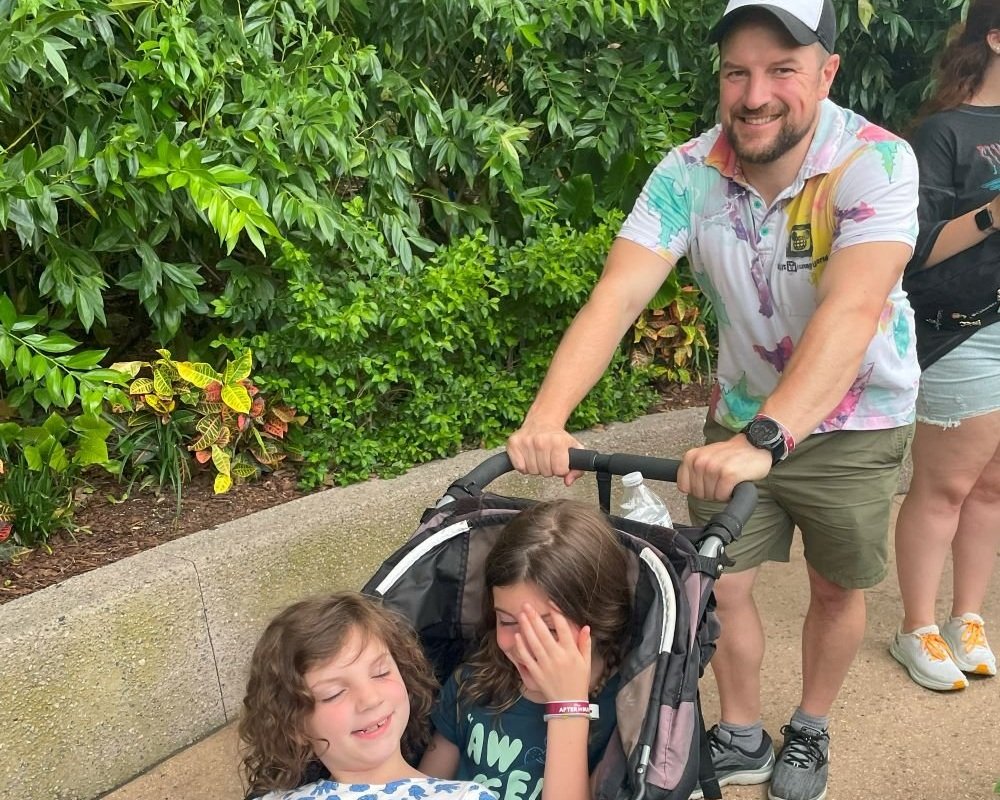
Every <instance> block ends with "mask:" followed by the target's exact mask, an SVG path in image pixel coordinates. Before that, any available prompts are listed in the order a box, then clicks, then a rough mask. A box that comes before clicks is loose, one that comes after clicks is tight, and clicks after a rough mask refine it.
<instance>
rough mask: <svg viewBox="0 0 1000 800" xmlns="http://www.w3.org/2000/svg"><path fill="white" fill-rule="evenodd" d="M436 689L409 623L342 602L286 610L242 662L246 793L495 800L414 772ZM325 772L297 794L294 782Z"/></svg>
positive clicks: (346, 595)
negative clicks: (246, 666)
mask: <svg viewBox="0 0 1000 800" xmlns="http://www.w3.org/2000/svg"><path fill="white" fill-rule="evenodd" d="M435 688H436V683H435V680H434V677H433V674H432V672H431V669H430V665H429V664H428V663H427V660H426V658H425V657H424V654H423V651H422V650H421V649H420V645H419V643H418V642H417V639H416V636H415V635H414V633H413V632H412V630H411V629H410V628H409V627H408V626H407V624H406V623H405V622H404V621H403V620H401V619H399V618H397V617H396V616H394V615H393V614H392V613H391V612H389V611H387V610H385V609H384V608H382V607H381V606H379V605H377V604H376V603H375V602H374V601H373V600H371V599H370V598H367V597H365V596H363V595H361V594H357V593H354V592H338V593H335V594H331V595H326V596H322V597H317V598H313V599H309V600H304V601H302V602H299V603H295V604H294V605H292V606H290V607H288V608H286V609H285V610H284V611H282V612H281V613H280V614H278V615H277V616H276V617H275V618H274V619H273V620H272V621H271V623H270V624H269V625H268V626H267V629H266V630H265V631H264V633H263V635H262V636H261V638H260V641H259V642H258V643H257V647H256V649H255V650H254V653H253V657H252V659H251V663H250V678H249V681H248V684H247V691H246V697H245V698H244V700H243V716H242V719H241V720H240V725H239V733H240V739H241V740H242V741H243V743H244V757H243V769H244V772H245V774H246V777H247V780H248V782H249V787H250V788H249V794H250V795H251V796H255V797H259V796H261V795H264V796H265V798H266V800H279V798H280V800H307V798H314V797H323V798H326V800H361V798H364V797H372V796H377V797H378V798H379V800H395V798H408V799H409V798H413V797H421V798H425V800H439V799H440V798H448V799H449V800H492V795H491V794H489V793H488V792H487V791H486V790H485V789H483V787H482V786H479V785H477V784H475V783H467V782H458V781H454V780H449V781H443V780H438V779H435V778H428V777H427V776H426V775H424V774H422V773H421V772H419V771H418V770H417V769H415V768H414V767H412V766H411V765H410V763H409V762H408V761H407V758H414V757H416V755H417V754H418V753H419V752H420V750H421V749H422V748H423V747H424V746H425V745H426V743H427V741H428V739H429V737H430V730H429V725H428V718H427V715H428V713H429V711H430V708H431V703H432V701H433V696H434V690H435ZM316 772H320V773H324V772H325V773H328V774H329V776H330V777H329V778H328V779H322V780H319V781H315V782H313V783H309V784H307V785H305V786H300V783H301V776H302V775H304V774H310V773H312V774H315V773H316Z"/></svg>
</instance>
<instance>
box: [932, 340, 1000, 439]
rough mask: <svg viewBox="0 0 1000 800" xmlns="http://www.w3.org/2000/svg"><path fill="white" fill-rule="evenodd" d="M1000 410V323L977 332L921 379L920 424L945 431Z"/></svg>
mask: <svg viewBox="0 0 1000 800" xmlns="http://www.w3.org/2000/svg"><path fill="white" fill-rule="evenodd" d="M997 410H1000V322H998V323H994V324H993V325H989V326H987V327H985V328H983V329H982V330H981V331H976V333H975V334H973V335H972V336H970V337H969V338H968V339H966V340H965V341H964V342H962V343H961V344H960V345H959V346H958V347H956V348H955V349H954V350H951V351H950V352H948V353H945V355H943V356H942V357H941V358H939V359H938V360H937V361H935V362H934V363H933V364H931V365H930V366H929V367H928V368H927V369H926V370H924V372H923V373H922V374H921V376H920V393H919V394H918V395H917V421H918V422H925V423H927V424H928V425H937V426H939V427H942V428H954V427H957V426H958V425H959V424H960V423H961V421H962V420H963V419H968V418H969V417H979V416H982V415H983V414H989V413H990V412H992V411H997Z"/></svg>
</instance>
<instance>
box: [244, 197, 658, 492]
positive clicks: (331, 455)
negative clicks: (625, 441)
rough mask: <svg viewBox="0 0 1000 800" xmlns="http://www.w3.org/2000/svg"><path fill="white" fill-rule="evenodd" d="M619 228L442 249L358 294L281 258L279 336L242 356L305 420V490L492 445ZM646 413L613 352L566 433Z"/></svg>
mask: <svg viewBox="0 0 1000 800" xmlns="http://www.w3.org/2000/svg"><path fill="white" fill-rule="evenodd" d="M620 223H621V217H620V215H616V216H615V217H613V218H612V219H610V220H609V221H607V222H605V223H603V224H601V225H598V226H595V227H594V228H592V229H590V230H589V231H587V232H585V233H581V232H578V231H575V230H573V229H572V228H568V227H565V226H561V225H558V224H555V223H552V224H546V225H544V226H540V227H539V231H538V234H537V236H535V237H533V238H532V239H530V240H529V241H527V242H525V243H524V244H519V245H514V246H501V245H493V244H490V243H489V241H488V240H487V238H486V236H485V235H484V234H483V233H482V232H479V233H477V234H475V235H472V236H469V237H465V238H463V239H460V240H458V241H456V242H455V243H454V244H452V245H450V246H448V247H446V248H442V249H441V250H439V251H438V253H437V254H436V255H435V256H434V257H433V258H432V259H431V260H430V262H429V263H427V264H426V266H425V267H424V268H423V269H421V270H420V271H419V272H416V273H414V274H405V273H401V272H399V271H398V270H394V269H392V268H386V269H385V270H384V271H382V272H380V273H376V274H373V275H371V276H370V277H369V278H367V279H365V280H362V279H360V278H358V277H357V276H351V275H349V274H347V273H346V272H340V273H338V274H336V275H332V276H328V275H325V274H324V273H323V272H322V270H319V269H317V268H316V266H315V264H314V263H313V262H312V261H311V260H310V259H309V258H308V257H305V256H304V254H302V253H301V251H297V250H295V249H294V248H292V247H290V246H288V247H286V249H285V252H284V253H283V256H282V258H281V259H280V262H281V266H282V268H285V269H287V270H288V284H289V287H290V295H289V297H288V298H287V300H286V301H285V302H284V304H283V305H284V309H283V311H284V316H283V318H282V324H281V325H278V326H275V327H274V329H273V330H270V331H267V332H262V333H259V334H257V335H255V336H253V337H251V338H250V339H249V342H248V343H249V344H250V345H251V346H252V347H253V349H254V353H255V354H256V356H257V357H258V359H259V360H260V363H261V372H260V376H259V382H260V384H261V386H262V387H264V388H265V389H267V390H270V391H277V392H279V393H280V394H281V395H282V396H283V397H284V398H285V400H286V401H287V402H289V403H290V404H291V405H293V406H294V407H295V408H296V410H297V411H298V412H299V413H300V414H307V415H308V416H309V425H308V426H307V428H306V430H305V431H304V432H302V433H301V434H300V438H299V439H298V440H297V441H298V443H299V446H300V447H301V448H302V450H303V452H304V454H305V458H306V469H305V472H304V478H305V480H306V481H307V482H309V483H315V482H317V481H319V480H321V479H323V478H324V477H326V476H327V471H328V469H332V470H333V472H332V475H331V476H330V479H331V480H335V481H337V482H340V483H348V482H351V481H356V480H358V479H363V478H366V477H369V476H370V475H372V474H379V475H391V474H395V473H397V472H400V471H401V470H404V469H406V468H407V467H409V466H411V465H413V464H416V463H420V462H423V461H427V460H429V459H433V458H438V457H441V456H446V455H451V454H453V453H454V452H456V451H457V450H458V449H459V448H461V447H468V446H489V445H494V444H498V443H500V442H502V441H503V439H504V438H505V437H506V435H507V434H508V433H509V432H510V430H512V429H513V428H514V427H516V426H517V425H518V423H519V422H520V421H521V419H522V418H523V416H524V413H525V411H526V410H527V407H528V405H529V404H530V402H531V400H532V398H533V397H534V394H535V391H536V389H537V387H538V384H539V383H540V382H541V378H542V376H543V375H544V372H545V370H546V368H547V366H548V362H549V360H550V358H551V355H552V350H553V348H554V345H555V343H556V342H557V341H558V339H559V337H560V336H561V334H562V332H563V331H564V330H565V328H566V326H567V325H568V324H569V321H570V320H571V319H572V317H573V315H574V314H575V313H576V311H577V310H578V309H579V307H580V306H581V305H582V304H583V302H584V301H585V300H586V297H587V294H588V293H589V291H590V288H591V287H592V286H593V283H594V281H595V280H596V278H597V275H598V273H599V271H600V268H601V265H602V263H603V259H604V255H605V254H606V252H607V249H608V247H609V246H610V244H611V238H612V236H613V232H614V231H615V230H616V229H617V227H618V226H619V225H620ZM369 224H370V223H369ZM370 233H371V235H372V236H377V233H376V232H375V231H374V230H371V231H370ZM231 344H232V346H233V349H234V350H235V349H237V348H238V347H240V346H242V343H238V342H232V343H231ZM651 400H652V393H651V390H650V388H649V384H648V380H647V379H646V377H645V374H644V373H643V371H641V370H632V369H630V368H629V367H628V360H627V354H626V353H625V352H624V351H622V352H621V353H620V354H619V355H618V356H616V358H615V359H614V362H613V363H612V367H611V369H610V370H609V372H608V374H607V375H606V376H605V378H604V379H603V380H602V381H601V382H600V383H599V384H598V386H597V387H595V389H594V390H593V391H592V392H591V393H590V395H588V397H587V399H586V400H585V402H584V403H583V404H582V405H581V406H580V408H579V409H578V410H577V412H576V414H575V415H574V417H573V420H572V424H573V425H574V426H575V427H578V428H579V427H587V426H590V425H593V424H595V423H596V422H599V421H604V420H611V419H623V418H624V419H627V418H630V417H634V416H636V415H638V414H641V413H643V412H644V411H645V409H646V408H648V406H649V403H650V402H651ZM293 433H294V432H291V433H290V435H293Z"/></svg>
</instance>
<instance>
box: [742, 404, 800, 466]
mask: <svg viewBox="0 0 1000 800" xmlns="http://www.w3.org/2000/svg"><path fill="white" fill-rule="evenodd" d="M742 433H743V435H744V436H746V437H747V441H748V442H750V444H752V445H753V446H754V447H756V448H758V449H760V450H767V451H768V452H769V453H770V454H771V466H774V465H775V464H777V463H778V462H779V461H784V460H785V459H786V458H788V454H789V453H791V452H792V448H793V447H794V446H795V445H794V444H793V443H792V437H791V436H790V435H789V434H788V432H787V431H786V430H785V428H784V426H783V425H782V424H781V423H780V422H778V421H777V420H774V419H771V417H769V416H767V415H765V414H758V415H757V416H756V417H754V418H753V419H752V420H751V421H750V424H749V425H747V426H746V427H745V428H744V429H743V431H742Z"/></svg>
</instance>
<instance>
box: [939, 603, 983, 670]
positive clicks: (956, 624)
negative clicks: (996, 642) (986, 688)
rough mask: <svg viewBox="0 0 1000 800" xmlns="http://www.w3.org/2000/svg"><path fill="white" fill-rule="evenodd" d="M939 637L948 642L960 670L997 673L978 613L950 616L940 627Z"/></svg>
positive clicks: (981, 619)
mask: <svg viewBox="0 0 1000 800" xmlns="http://www.w3.org/2000/svg"><path fill="white" fill-rule="evenodd" d="M941 638H942V639H944V640H945V641H946V642H947V643H948V647H950V648H951V657H952V659H953V660H954V662H955V664H956V665H957V666H958V668H959V669H960V670H962V672H969V673H972V674H974V675H996V674H997V658H996V656H995V655H993V651H992V650H990V646H989V644H988V643H987V641H986V630H985V628H984V627H983V618H982V617H981V616H979V615H978V614H962V616H960V617H952V618H951V619H950V620H948V621H947V622H946V623H945V624H944V626H943V627H942V628H941Z"/></svg>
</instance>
